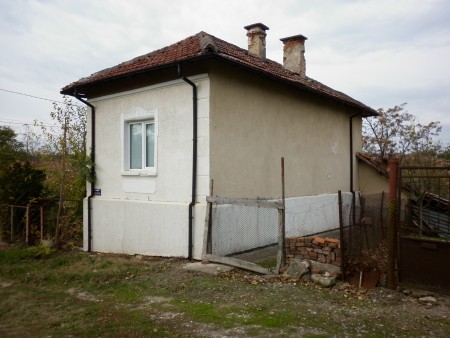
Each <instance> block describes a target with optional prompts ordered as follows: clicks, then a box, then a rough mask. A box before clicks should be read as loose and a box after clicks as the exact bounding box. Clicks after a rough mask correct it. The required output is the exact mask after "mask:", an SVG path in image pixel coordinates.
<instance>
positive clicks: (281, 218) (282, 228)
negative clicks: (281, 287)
mask: <svg viewBox="0 0 450 338" xmlns="http://www.w3.org/2000/svg"><path fill="white" fill-rule="evenodd" d="M284 189H285V185H284V157H282V158H281V200H282V203H283V208H282V209H278V254H277V267H276V270H277V273H278V272H279V271H280V268H281V267H282V266H284V265H286V248H285V242H286V225H285V221H286V214H285V212H286V203H285V202H286V197H285V190H284Z"/></svg>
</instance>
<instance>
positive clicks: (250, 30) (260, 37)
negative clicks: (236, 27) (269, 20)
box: [244, 23, 269, 59]
mask: <svg viewBox="0 0 450 338" xmlns="http://www.w3.org/2000/svg"><path fill="white" fill-rule="evenodd" d="M244 28H245V29H246V30H247V36H248V53H249V54H252V55H255V56H258V57H260V58H261V59H265V58H266V35H267V34H266V30H268V29H269V27H267V26H266V25H263V24H262V23H254V24H253V25H248V26H245V27H244Z"/></svg>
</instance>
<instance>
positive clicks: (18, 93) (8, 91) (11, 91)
mask: <svg viewBox="0 0 450 338" xmlns="http://www.w3.org/2000/svg"><path fill="white" fill-rule="evenodd" d="M0 90H1V91H4V92H7V93H11V94H17V95H22V96H28V97H32V98H34V99H39V100H45V101H50V102H57V103H64V102H62V101H57V100H52V99H46V98H44V97H39V96H34V95H30V94H25V93H20V92H15V91H13V90H7V89H3V88H0Z"/></svg>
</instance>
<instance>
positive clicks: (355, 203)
mask: <svg viewBox="0 0 450 338" xmlns="http://www.w3.org/2000/svg"><path fill="white" fill-rule="evenodd" d="M350 196H351V198H350V199H347V200H344V199H340V202H339V205H340V208H341V215H342V216H341V220H340V229H341V232H342V233H343V234H342V239H343V244H342V246H343V248H344V250H345V255H347V256H353V255H359V254H361V253H362V252H363V251H367V250H372V249H375V248H376V247H377V246H378V245H379V244H380V243H381V242H382V241H383V240H384V239H385V238H386V234H387V224H388V220H387V217H388V202H387V194H386V193H384V192H382V193H379V194H371V195H361V194H358V193H354V194H352V195H350Z"/></svg>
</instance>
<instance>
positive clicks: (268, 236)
mask: <svg viewBox="0 0 450 338" xmlns="http://www.w3.org/2000/svg"><path fill="white" fill-rule="evenodd" d="M208 202H209V206H210V207H209V214H210V218H209V226H208V227H209V230H208V233H207V245H206V253H207V254H211V255H215V256H228V257H234V258H238V259H240V260H244V261H249V262H252V263H258V264H260V265H262V266H264V267H265V268H268V269H273V268H275V267H276V264H277V255H278V243H279V241H280V234H281V233H280V226H281V225H282V222H283V212H282V210H283V205H282V203H281V202H276V201H269V200H260V199H254V200H252V199H229V198H220V197H208ZM283 233H284V231H283ZM283 238H284V237H283Z"/></svg>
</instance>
